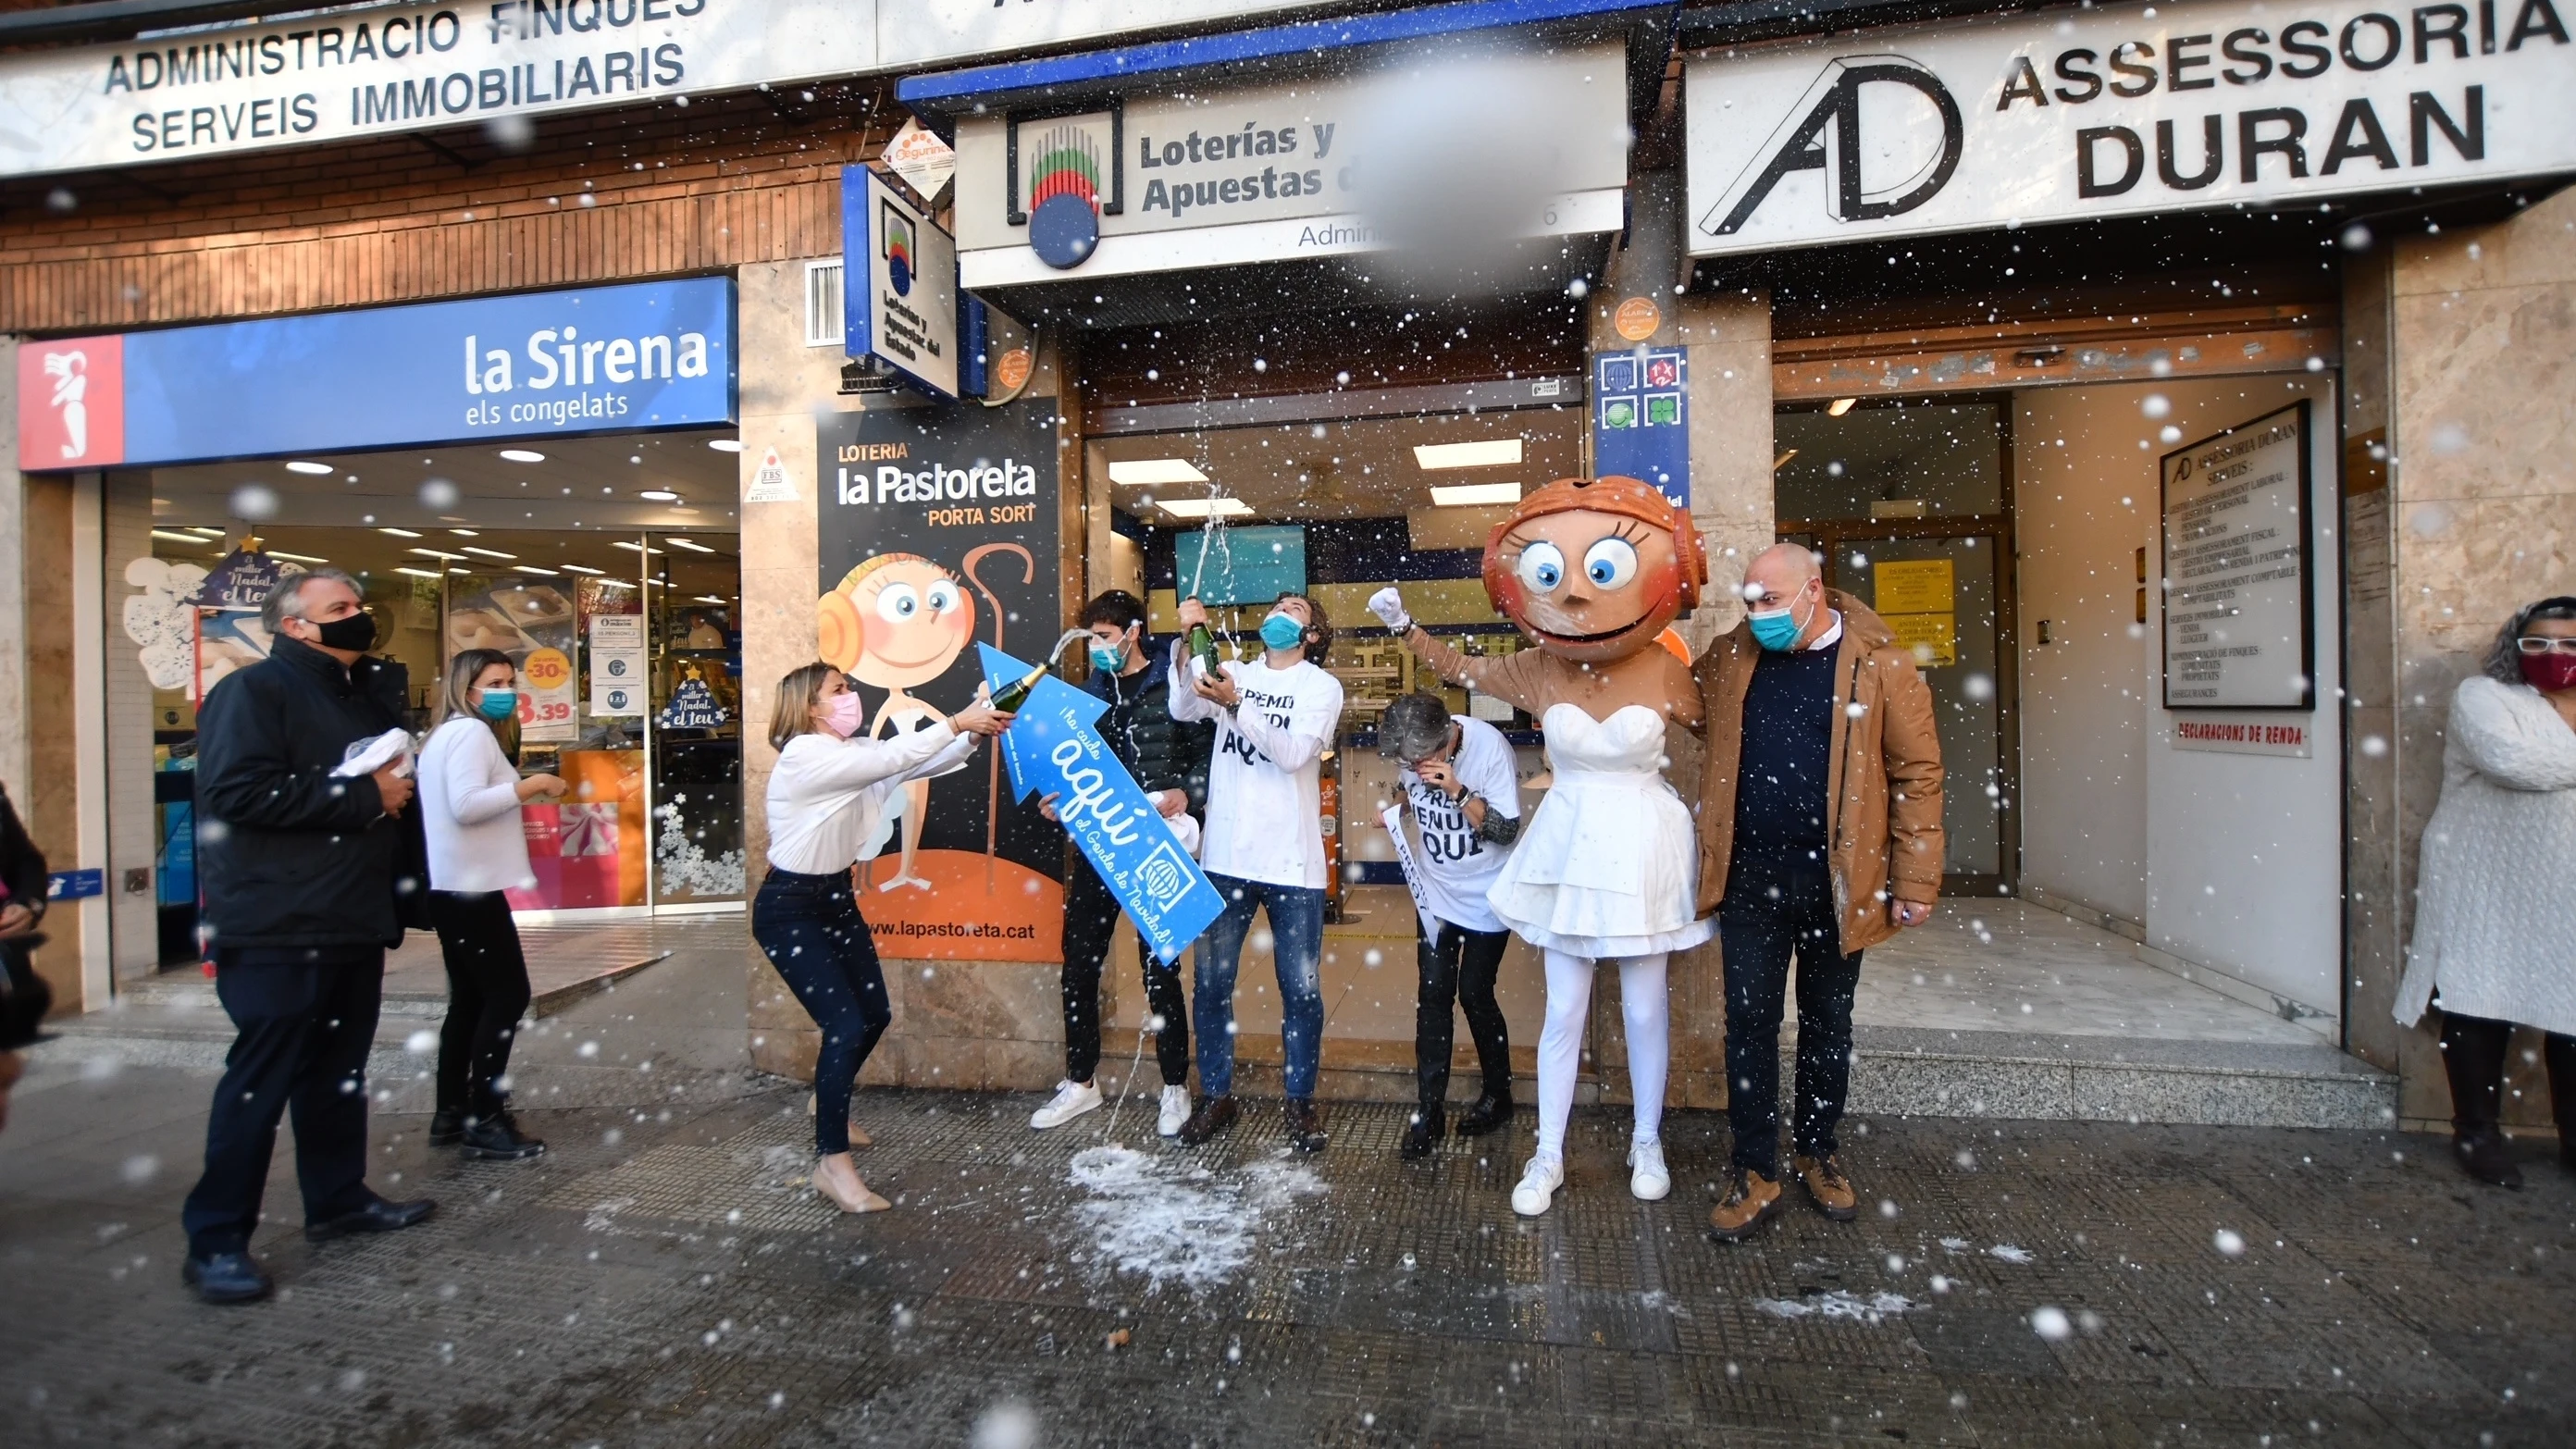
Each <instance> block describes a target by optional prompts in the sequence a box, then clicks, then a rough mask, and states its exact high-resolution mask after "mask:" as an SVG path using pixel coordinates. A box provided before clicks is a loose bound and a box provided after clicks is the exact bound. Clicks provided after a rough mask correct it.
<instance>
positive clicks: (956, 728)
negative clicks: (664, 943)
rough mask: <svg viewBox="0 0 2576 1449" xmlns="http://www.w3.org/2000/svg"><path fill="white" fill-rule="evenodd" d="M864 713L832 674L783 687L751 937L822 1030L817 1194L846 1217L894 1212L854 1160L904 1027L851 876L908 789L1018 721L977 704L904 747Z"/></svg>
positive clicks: (804, 673)
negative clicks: (879, 1063) (867, 1090)
mask: <svg viewBox="0 0 2576 1449" xmlns="http://www.w3.org/2000/svg"><path fill="white" fill-rule="evenodd" d="M865 713H866V711H865V709H864V708H863V706H862V705H861V704H860V702H859V697H858V696H857V695H855V694H853V693H851V692H850V682H849V680H848V679H846V678H844V677H843V676H842V674H841V671H840V670H838V669H835V668H833V667H832V666H831V665H829V664H821V663H816V664H808V665H806V666H805V667H803V668H801V669H794V670H790V671H789V672H788V674H787V676H786V677H785V678H784V679H781V680H779V681H778V702H777V704H776V706H775V708H774V710H773V712H772V714H771V716H770V724H769V743H770V744H771V746H773V747H774V748H776V749H777V751H778V764H777V767H776V768H775V769H773V770H772V771H771V772H770V776H769V795H768V799H769V874H768V876H767V877H766V878H765V879H763V880H762V881H761V883H760V894H759V896H758V897H757V898H755V899H754V901H753V902H752V908H751V935H752V939H753V940H755V941H758V942H759V943H760V950H761V954H763V955H765V956H767V957H768V958H769V964H770V965H771V966H774V967H776V968H777V970H778V974H779V976H780V978H781V979H783V980H785V981H786V983H787V989H788V990H790V991H793V992H795V993H796V1000H797V1001H798V1003H800V1004H801V1005H803V1006H804V1008H805V1011H806V1014H807V1015H809V1016H811V1017H813V1018H814V1024H815V1025H816V1026H817V1027H819V1028H821V1029H822V1033H823V1042H822V1047H821V1049H820V1051H818V1052H817V1053H816V1055H815V1059H814V1150H815V1152H816V1153H817V1154H818V1155H819V1157H820V1158H821V1160H820V1161H819V1162H818V1163H816V1164H815V1168H814V1190H815V1191H816V1192H818V1193H820V1194H822V1195H823V1196H824V1197H826V1198H828V1199H830V1200H831V1201H832V1203H833V1204H834V1205H836V1206H838V1207H839V1208H840V1209H841V1211H843V1212H848V1213H873V1212H883V1211H884V1210H885V1209H887V1208H889V1207H892V1206H893V1204H892V1203H889V1202H887V1201H886V1200H885V1199H884V1198H882V1197H879V1196H877V1195H876V1194H875V1193H873V1192H871V1191H869V1190H868V1185H867V1184H866V1183H864V1182H862V1181H860V1180H859V1170H858V1168H857V1167H855V1166H853V1165H852V1164H851V1162H850V1089H851V1087H852V1086H853V1085H854V1084H855V1083H856V1082H857V1080H858V1075H859V1068H860V1067H862V1066H864V1065H865V1064H866V1062H867V1059H868V1053H869V1051H870V1050H872V1049H873V1048H874V1047H875V1046H876V1044H877V1038H878V1037H880V1036H882V1035H884V1034H885V1029H886V1024H887V1023H888V1022H890V1021H892V1020H893V1019H894V1010H893V1007H892V1005H891V1004H890V1003H889V1002H888V1001H887V999H886V988H885V974H884V972H882V971H881V970H879V969H878V966H877V948H876V943H875V942H874V941H873V940H871V939H870V938H869V936H868V923H867V922H866V921H864V920H862V919H861V918H860V916H859V903H858V900H857V897H856V896H855V894H854V893H853V891H852V887H851V879H850V868H851V867H852V866H854V865H856V864H858V861H859V857H860V856H861V855H862V854H865V853H868V852H870V851H872V850H873V849H874V848H875V846H876V845H877V842H878V836H879V834H880V833H881V831H882V828H883V826H884V822H885V812H886V803H887V801H888V800H889V799H890V798H891V797H892V796H893V794H894V792H895V791H896V790H898V789H900V788H902V787H903V785H904V784H905V783H906V782H907V781H911V780H921V779H927V778H929V777H930V776H932V775H944V774H947V773H948V772H949V771H951V770H955V769H958V768H961V767H962V766H964V765H965V763H966V760H967V757H968V756H970V755H972V754H973V753H974V752H975V740H974V737H975V736H976V735H998V734H1000V733H1001V732H1002V731H1003V729H1004V728H1006V727H1007V726H1009V724H1010V722H1011V717H1010V716H1009V715H1007V714H1005V713H1003V712H1002V711H1000V710H997V709H995V708H993V707H992V706H991V705H990V704H989V703H987V702H986V699H985V696H984V694H983V692H982V691H980V690H979V691H977V693H976V696H975V702H974V703H973V704H970V705H968V706H967V707H966V708H964V709H962V710H959V711H958V712H957V713H955V714H953V715H950V716H948V717H947V718H946V719H943V720H940V721H938V722H936V723H934V724H932V725H930V726H929V727H927V728H924V729H920V730H915V731H911V732H909V733H905V734H901V735H898V736H896V737H895V738H893V739H886V740H871V739H863V738H859V737H858V733H859V726H860V725H861V724H862V723H863V722H864V720H863V716H864V715H865Z"/></svg>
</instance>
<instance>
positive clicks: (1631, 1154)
mask: <svg viewBox="0 0 2576 1449" xmlns="http://www.w3.org/2000/svg"><path fill="white" fill-rule="evenodd" d="M1672 1190H1673V1175H1672V1173H1671V1172H1670V1171H1668V1170H1666V1168H1665V1167H1664V1144H1663V1142H1662V1141H1661V1139H1658V1140H1656V1141H1653V1142H1635V1143H1630V1144H1629V1146H1628V1191H1629V1193H1630V1194H1631V1195H1633V1196H1634V1197H1635V1198H1636V1199H1637V1201H1639V1202H1662V1201H1663V1200H1664V1195H1665V1194H1666V1193H1669V1192H1671V1191H1672Z"/></svg>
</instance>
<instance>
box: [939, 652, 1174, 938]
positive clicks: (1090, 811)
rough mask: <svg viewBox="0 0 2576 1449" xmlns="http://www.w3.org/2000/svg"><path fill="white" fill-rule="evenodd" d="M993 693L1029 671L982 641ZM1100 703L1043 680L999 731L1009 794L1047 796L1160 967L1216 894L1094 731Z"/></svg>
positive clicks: (1049, 679)
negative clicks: (1008, 772)
mask: <svg viewBox="0 0 2576 1449" xmlns="http://www.w3.org/2000/svg"><path fill="white" fill-rule="evenodd" d="M975 647H976V649H977V651H978V652H979V653H980V654H981V655H982V657H983V661H984V679H985V682H986V683H988V684H990V685H991V686H992V687H993V689H994V691H995V692H996V693H999V692H1000V691H1001V689H1002V686H1004V685H1006V684H1009V683H1012V682H1013V681H1016V680H1019V679H1023V678H1026V677H1027V675H1028V672H1029V666H1028V665H1025V664H1022V663H1021V662H1020V661H1018V660H1016V659H1013V658H1012V657H1011V656H1009V655H1008V654H1005V653H1003V652H1002V651H1001V650H999V649H996V648H994V647H993V646H992V645H990V644H978V645H976V646H975ZM1108 708H1109V705H1108V703H1107V701H1105V700H1102V699H1100V698H1099V697H1098V696H1096V695H1092V694H1087V693H1085V692H1083V691H1082V690H1079V689H1076V688H1074V687H1073V686H1072V685H1070V684H1067V683H1065V682H1064V681H1063V680H1061V679H1058V678H1056V677H1055V676H1054V675H1052V674H1050V675H1048V676H1046V677H1045V678H1044V679H1041V680H1039V681H1038V685H1037V688H1035V689H1033V690H1031V691H1029V697H1028V698H1027V699H1026V700H1023V701H1021V704H1020V708H1019V710H1018V713H1017V714H1016V715H1015V717H1014V718H1013V719H1012V721H1011V727H1010V728H1009V729H1007V730H1004V731H1003V732H1002V739H1001V749H1002V760H1003V762H1004V763H1005V764H1007V765H1008V766H1010V770H1011V792H1012V793H1011V798H1013V799H1015V800H1025V799H1027V798H1028V797H1029V796H1031V795H1048V794H1053V795H1057V796H1060V797H1061V798H1060V799H1058V800H1057V801H1056V814H1057V816H1058V818H1060V819H1061V820H1062V821H1063V822H1064V833H1065V834H1067V835H1069V836H1071V837H1073V843H1074V846H1075V848H1076V849H1078V850H1080V851H1081V852H1082V856H1083V859H1085V860H1088V861H1090V862H1091V867H1092V869H1093V870H1095V871H1097V872H1099V874H1100V880H1101V883H1102V884H1104V885H1106V886H1108V887H1109V893H1110V894H1111V895H1113V896H1115V897H1117V898H1118V904H1119V905H1121V906H1124V907H1125V908H1126V910H1127V914H1128V916H1129V917H1131V918H1132V919H1134V921H1135V922H1136V929H1137V932H1138V933H1139V934H1140V935H1142V936H1143V937H1144V939H1145V947H1146V949H1147V950H1149V951H1151V952H1153V953H1154V959H1155V960H1157V961H1160V962H1162V963H1163V964H1164V965H1166V966H1169V965H1171V964H1172V962H1174V961H1176V960H1178V959H1179V958H1180V954H1181V953H1182V952H1183V951H1186V950H1188V949H1189V948H1190V943H1191V942H1192V941H1195V940H1197V939H1198V937H1199V933H1200V932H1201V931H1204V930H1206V929H1207V928H1208V922H1210V921H1213V920H1215V919H1216V918H1217V916H1218V914H1219V913H1221V912H1222V911H1224V909H1225V899H1224V897H1222V896H1220V895H1218V894H1217V889H1216V886H1215V885H1214V884H1213V883H1211V882H1210V881H1209V880H1208V878H1207V873H1206V872H1205V871H1203V870H1201V869H1199V863H1198V862H1197V861H1195V860H1193V859H1191V858H1190V854H1189V852H1188V851H1185V850H1183V849H1182V848H1181V840H1180V837H1179V836H1177V835H1174V834H1173V833H1172V828H1171V827H1170V826H1169V825H1167V824H1165V823H1164V821H1163V817H1162V815H1161V813H1160V812H1158V811H1156V810H1155V809H1154V805H1153V802H1152V801H1150V800H1147V799H1146V798H1145V792H1144V790H1143V789H1142V788H1141V787H1139V786H1138V785H1137V783H1136V777H1135V776H1133V775H1130V774H1128V773H1127V767H1126V766H1125V765H1122V764H1120V763H1118V757H1117V756H1116V755H1115V754H1112V753H1111V752H1110V749H1109V742H1108V741H1107V740H1104V739H1102V738H1101V737H1100V731H1099V730H1098V729H1097V728H1095V724H1096V722H1097V721H1098V720H1099V718H1100V716H1101V713H1102V712H1103V711H1105V710H1107V709H1108Z"/></svg>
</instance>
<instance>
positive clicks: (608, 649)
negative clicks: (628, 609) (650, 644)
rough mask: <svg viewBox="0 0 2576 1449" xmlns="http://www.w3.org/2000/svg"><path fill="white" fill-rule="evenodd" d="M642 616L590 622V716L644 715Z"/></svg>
mask: <svg viewBox="0 0 2576 1449" xmlns="http://www.w3.org/2000/svg"><path fill="white" fill-rule="evenodd" d="M644 676H645V668H644V616H643V615H641V614H596V615H593V616H592V617H591V621H590V712H591V713H592V714H594V715H600V716H609V715H641V714H642V713H644V696H645V688H644Z"/></svg>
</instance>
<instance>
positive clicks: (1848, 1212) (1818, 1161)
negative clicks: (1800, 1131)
mask: <svg viewBox="0 0 2576 1449" xmlns="http://www.w3.org/2000/svg"><path fill="white" fill-rule="evenodd" d="M1789 1166H1790V1168H1791V1170H1792V1171H1794V1172H1796V1173H1797V1174H1798V1185H1799V1186H1801V1187H1803V1188H1805V1189H1806V1190H1807V1201H1809V1202H1811V1203H1814V1204H1815V1205H1816V1211H1818V1212H1820V1213H1823V1214H1824V1215H1825V1216H1826V1217H1829V1218H1832V1219H1833V1220H1834V1221H1835V1222H1838V1223H1847V1222H1850V1221H1851V1220H1852V1219H1854V1218H1856V1217H1859V1216H1860V1194H1858V1193H1856V1192H1853V1191H1852V1185H1851V1179H1850V1178H1848V1177H1845V1176H1843V1165H1842V1164H1841V1163H1839V1162H1837V1161H1835V1160H1834V1155H1833V1154H1832V1153H1830V1152H1828V1153H1826V1154H1825V1155H1824V1156H1822V1157H1792V1158H1790V1159H1789Z"/></svg>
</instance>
